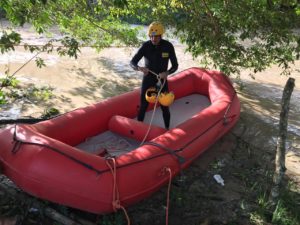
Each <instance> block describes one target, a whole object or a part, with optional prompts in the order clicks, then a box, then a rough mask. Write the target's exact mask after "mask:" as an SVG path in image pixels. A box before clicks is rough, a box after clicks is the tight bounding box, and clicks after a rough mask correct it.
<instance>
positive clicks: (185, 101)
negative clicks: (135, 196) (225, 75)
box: [76, 94, 211, 156]
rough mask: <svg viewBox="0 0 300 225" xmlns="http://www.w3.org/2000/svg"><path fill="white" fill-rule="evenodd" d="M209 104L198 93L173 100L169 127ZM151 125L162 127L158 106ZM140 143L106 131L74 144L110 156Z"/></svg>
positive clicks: (147, 113)
mask: <svg viewBox="0 0 300 225" xmlns="http://www.w3.org/2000/svg"><path fill="white" fill-rule="evenodd" d="M210 104H211V103H210V101H209V99H208V98H207V97H206V96H204V95H199V94H192V95H188V96H185V97H182V98H180V99H176V101H174V103H173V104H172V105H171V106H170V112H171V121H170V129H172V128H175V127H176V126H178V125H179V124H181V123H183V122H184V121H186V120H188V119H189V118H191V117H192V116H194V115H195V114H197V113H199V111H202V110H203V109H205V108H207V107H208V106H209V105H210ZM152 114H153V110H150V111H148V112H146V115H145V119H144V123H147V124H149V123H150V121H151V117H152ZM152 125H156V126H160V127H163V128H164V122H163V117H162V111H161V109H160V107H158V108H157V109H156V110H155V113H154V117H153V121H152ZM140 144H141V143H140V142H138V141H136V140H133V139H130V138H127V137H123V136H120V135H118V134H116V133H113V132H111V131H106V132H103V133H101V134H99V135H96V136H94V137H90V138H88V139H86V141H85V142H83V143H80V144H79V145H77V146H76V148H78V149H81V150H83V151H87V152H90V153H92V154H97V155H99V154H100V153H102V152H103V151H104V150H105V152H106V153H107V154H109V155H111V156H119V155H122V154H125V153H127V152H129V151H131V150H133V149H136V148H137V147H138V146H139V145H140Z"/></svg>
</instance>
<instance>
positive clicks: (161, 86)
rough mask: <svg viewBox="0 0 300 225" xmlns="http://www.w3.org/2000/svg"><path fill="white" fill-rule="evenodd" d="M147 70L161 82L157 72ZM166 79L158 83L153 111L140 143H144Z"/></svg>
mask: <svg viewBox="0 0 300 225" xmlns="http://www.w3.org/2000/svg"><path fill="white" fill-rule="evenodd" d="M149 72H150V73H152V74H154V75H155V76H156V78H157V80H158V81H159V82H160V83H161V80H160V78H159V75H158V74H157V73H155V72H153V71H151V70H149ZM166 80H167V78H166V79H164V81H163V83H162V84H161V85H160V88H159V90H158V93H157V97H156V99H155V103H154V107H153V112H152V115H151V119H150V123H149V126H148V129H147V132H146V134H145V136H144V138H143V140H142V142H141V144H140V145H143V144H144V143H145V141H146V138H147V137H148V135H149V133H150V130H151V125H152V123H153V119H154V115H155V112H156V108H157V103H158V97H159V95H160V93H161V91H162V89H163V87H164V86H165V83H166Z"/></svg>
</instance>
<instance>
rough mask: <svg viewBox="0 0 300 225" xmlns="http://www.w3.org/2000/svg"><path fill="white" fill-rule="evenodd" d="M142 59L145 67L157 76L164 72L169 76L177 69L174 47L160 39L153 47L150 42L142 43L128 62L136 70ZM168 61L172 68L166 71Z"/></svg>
mask: <svg viewBox="0 0 300 225" xmlns="http://www.w3.org/2000/svg"><path fill="white" fill-rule="evenodd" d="M143 57H144V60H145V67H147V68H148V69H149V70H151V71H153V72H155V73H157V74H159V73H161V72H165V71H168V72H169V74H171V73H174V72H175V71H176V70H177V69H178V62H177V57H176V54H175V50H174V46H173V45H172V43H170V42H169V41H167V40H164V39H161V40H160V42H159V44H158V45H153V44H152V42H151V41H150V40H149V41H146V42H144V43H143V45H142V46H141V47H140V48H139V49H138V51H137V53H136V54H135V55H134V56H133V58H132V60H131V61H130V65H131V67H132V68H133V69H135V70H136V69H137V68H138V63H139V61H140V60H141V59H142V58H143ZM169 60H170V61H171V65H172V66H171V68H170V69H169V70H168V63H169Z"/></svg>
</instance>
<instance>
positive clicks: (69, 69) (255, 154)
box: [0, 32, 300, 225]
mask: <svg viewBox="0 0 300 225" xmlns="http://www.w3.org/2000/svg"><path fill="white" fill-rule="evenodd" d="M24 34H26V35H28V39H30V38H32V37H33V36H32V34H31V33H30V32H28V33H24ZM175 48H176V52H177V55H178V59H179V65H180V67H179V70H178V71H182V70H184V69H187V68H190V67H192V66H198V65H199V63H198V61H197V60H195V59H193V58H192V57H191V56H190V55H189V54H187V53H185V51H184V46H182V45H176V46H175ZM134 52H135V49H130V48H110V49H105V50H103V51H102V52H100V53H96V52H94V51H93V50H91V49H88V48H85V49H82V53H81V56H80V57H79V58H78V59H77V60H74V59H69V58H59V57H58V56H56V55H41V56H42V57H43V58H44V59H45V62H46V64H47V65H48V66H47V67H46V68H42V69H38V68H36V66H35V64H34V62H30V63H29V64H28V65H27V66H26V67H24V68H23V69H22V70H21V71H20V72H18V73H17V75H16V77H17V78H18V79H20V80H21V81H22V82H24V83H25V84H27V85H35V86H48V87H51V88H52V91H53V93H54V97H53V98H51V99H50V101H48V102H47V103H42V102H30V101H26V100H20V101H18V102H16V103H14V104H11V105H8V106H7V108H3V109H1V112H0V116H1V118H6V117H10V116H12V115H11V114H13V113H16V115H14V116H23V117H24V116H33V117H38V116H40V115H41V114H42V113H43V109H44V108H45V107H52V106H53V107H57V108H59V110H60V112H61V113H63V112H67V111H70V110H73V109H75V108H78V107H83V106H86V105H89V104H92V103H94V102H97V101H101V100H102V99H104V98H107V97H111V96H113V95H116V94H119V93H121V92H124V91H128V90H130V89H132V88H137V87H138V86H139V84H140V81H141V77H140V76H141V74H139V73H137V72H135V71H132V70H131V68H130V67H129V65H128V61H129V60H130V58H131V56H132V54H133V53H134ZM29 58H30V55H28V54H24V52H23V51H22V50H21V49H17V51H16V53H10V54H7V55H2V56H0V75H1V74H4V71H5V70H6V69H7V68H9V70H10V71H11V72H14V71H15V70H16V69H17V68H19V67H20V66H21V65H22V64H23V63H24V62H25V61H26V59H29ZM5 60H6V61H5ZM299 66H300V61H297V62H296V64H295V66H294V67H293V69H294V70H293V72H292V74H291V76H290V77H294V78H295V84H296V86H295V89H294V92H293V95H292V98H291V103H290V113H289V126H288V137H287V155H286V167H287V171H286V174H287V179H288V180H289V181H293V183H294V185H295V197H296V198H299V202H300V106H299V102H300V73H299V71H297V68H299ZM249 73H250V72H249V71H242V74H241V80H237V79H236V78H235V77H232V81H233V82H234V83H235V87H236V90H237V93H238V97H239V99H240V101H241V107H242V108H241V118H240V120H239V122H238V123H237V125H236V126H235V128H234V129H233V130H232V131H231V132H229V133H228V134H227V135H225V136H224V137H223V138H222V139H221V140H219V141H218V142H216V143H215V145H214V146H212V147H211V148H209V149H208V150H207V152H206V153H204V154H203V155H202V156H201V157H200V158H199V159H198V160H196V161H195V162H194V163H193V164H192V165H191V166H190V167H189V168H188V169H186V170H184V171H182V174H181V176H178V177H177V178H175V179H174V180H173V182H172V185H171V192H170V208H169V210H168V212H169V217H168V218H169V224H172V225H193V224H195V225H196V224H200V225H214V224H216V225H218V224H227V225H229V224H240V225H246V224H259V223H258V222H257V220H259V218H257V216H256V214H255V212H257V210H259V207H258V201H259V199H262V198H263V197H265V196H266V195H267V194H268V192H267V190H269V187H270V186H269V185H270V183H271V179H272V176H271V174H272V172H273V170H274V157H275V150H276V141H277V135H278V124H279V114H280V103H281V96H282V91H283V88H284V85H285V83H286V81H287V79H288V77H286V76H284V77H283V76H279V73H280V70H279V69H278V68H277V67H275V66H274V67H272V68H270V69H268V70H266V71H264V72H261V73H258V74H256V75H255V77H256V79H255V80H253V79H252V78H250V77H249ZM58 106H59V107H58ZM11 108H14V110H13V111H11ZM216 174H219V175H221V176H222V178H223V179H224V183H225V185H224V186H222V185H220V184H218V183H217V182H216V181H215V180H214V178H213V176H214V175H216ZM166 201H167V188H166V187H165V188H162V189H161V190H160V191H159V192H157V193H156V194H154V195H153V196H151V197H150V198H148V199H145V200H144V201H142V202H140V203H138V204H137V205H134V206H131V207H129V208H128V209H127V212H128V215H129V217H130V219H131V224H134V225H137V224H143V225H148V224H149V225H161V224H165V217H166V215H165V214H166ZM0 211H1V210H0ZM75 213H78V214H80V215H81V216H83V217H88V218H92V220H93V221H95V220H96V219H98V221H99V223H98V224H107V225H108V224H126V220H125V218H124V215H123V213H122V212H118V213H116V214H111V215H106V216H104V217H94V216H92V215H89V214H84V213H82V212H78V211H75ZM2 220H3V221H1V216H0V225H1V224H5V225H8V224H9V221H8V220H5V222H4V217H3V218H2ZM15 221H16V218H15V217H13V218H12V219H11V222H12V223H11V224H14V222H15ZM39 222H40V224H44V222H43V221H39ZM28 224H30V223H28Z"/></svg>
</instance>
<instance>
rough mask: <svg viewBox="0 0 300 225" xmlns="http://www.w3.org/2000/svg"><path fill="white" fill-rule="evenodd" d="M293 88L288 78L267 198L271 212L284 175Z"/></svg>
mask: <svg viewBox="0 0 300 225" xmlns="http://www.w3.org/2000/svg"><path fill="white" fill-rule="evenodd" d="M294 86H295V79H293V78H289V79H288V81H287V83H286V85H285V87H284V90H283V94H282V99H281V113H280V121H279V134H278V138H277V148H276V159H275V172H274V175H273V187H272V189H271V193H270V196H269V202H270V204H271V206H270V209H271V211H272V212H274V210H275V209H276V206H277V203H278V199H279V195H280V189H281V186H282V180H283V178H284V175H285V170H286V168H285V149H286V137H287V124H288V113H289V105H290V98H291V95H292V92H293V89H294Z"/></svg>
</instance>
